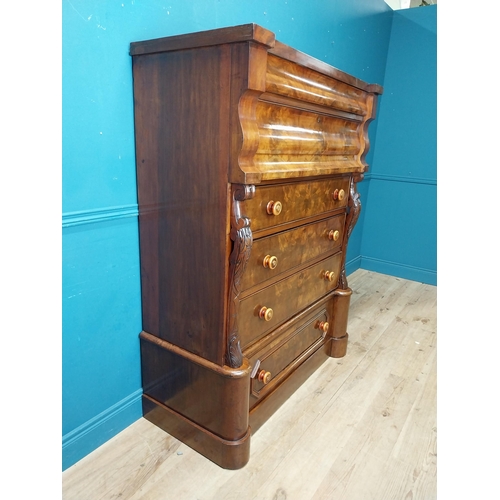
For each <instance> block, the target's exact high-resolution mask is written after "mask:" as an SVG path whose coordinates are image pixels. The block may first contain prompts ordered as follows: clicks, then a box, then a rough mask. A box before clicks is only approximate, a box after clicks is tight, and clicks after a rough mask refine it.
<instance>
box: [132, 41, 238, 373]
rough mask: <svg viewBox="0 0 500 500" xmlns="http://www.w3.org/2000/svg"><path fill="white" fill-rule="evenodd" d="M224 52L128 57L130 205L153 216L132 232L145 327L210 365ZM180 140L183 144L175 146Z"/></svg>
mask: <svg viewBox="0 0 500 500" xmlns="http://www.w3.org/2000/svg"><path fill="white" fill-rule="evenodd" d="M228 55H229V49H228V48H227V47H207V48H203V49H199V50H197V51H195V50H185V51H181V52H167V53H160V54H152V55H149V56H147V57H136V58H134V63H133V64H134V66H133V68H134V86H135V87H134V96H135V116H136V164H137V182H138V198H139V207H140V210H142V209H143V208H147V210H148V212H149V213H151V212H153V214H154V216H150V218H149V219H148V220H147V226H146V227H143V228H142V229H141V271H142V272H141V279H142V292H143V302H145V303H146V307H145V308H144V311H143V316H144V321H145V325H147V326H148V327H149V328H150V329H149V330H148V331H149V332H150V333H152V334H154V335H158V336H159V337H161V338H164V339H165V340H168V341H169V342H172V343H174V344H177V345H179V346H180V347H183V348H185V349H187V350H189V351H191V352H193V353H196V354H198V355H201V356H204V357H206V358H207V359H209V360H211V361H213V362H215V363H218V364H223V363H224V358H225V351H226V344H225V341H224V340H225V339H224V332H225V328H226V324H225V318H226V310H225V308H226V301H227V286H228V284H227V281H226V263H227V261H228V259H229V255H228V238H229V235H228V231H227V221H228V219H229V207H228V206H227V199H228V186H227V182H226V175H227V161H228V160H227V158H228V147H229V138H228V122H227V120H228V117H227V116H226V117H224V115H221V114H220V108H221V107H222V108H224V106H227V105H228V103H227V99H228V94H229V92H228V88H227V87H226V85H228V84H229V77H228V76H227V75H226V74H225V71H226V72H227V67H226V69H224V65H223V64H222V63H223V62H224V61H225V60H226V59H227V57H228ZM172 68H176V70H175V71H173V70H172ZM172 95H175V96H176V98H175V99H172ZM180 117H182V119H181V118H180ZM166 137H168V138H169V140H168V141H167V140H165V138H166ZM192 137H196V140H195V141H193V140H192ZM184 143H189V144H190V146H189V147H183V148H180V147H178V146H177V145H178V144H184ZM180 170H182V175H181V174H180ZM140 222H141V221H140ZM152 224H157V225H156V226H155V227H153V226H152ZM155 228H156V230H155ZM188 234H191V235H193V238H194V242H199V241H203V248H204V251H203V252H202V253H201V252H197V251H196V244H194V242H193V244H191V245H186V242H185V238H184V237H182V236H180V235H188ZM184 290H189V297H190V300H186V299H185V297H184V295H185V294H184ZM193 303H194V304H197V309H198V313H197V314H196V315H193V313H192V311H193V309H192V304H193ZM160 311H161V313H160Z"/></svg>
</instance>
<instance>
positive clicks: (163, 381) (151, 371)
mask: <svg viewBox="0 0 500 500" xmlns="http://www.w3.org/2000/svg"><path fill="white" fill-rule="evenodd" d="M130 53H131V55H132V57H133V59H132V69H133V82H134V119H135V143H136V170H137V184H138V202H139V230H140V250H141V252H140V253H141V255H140V257H141V288H142V302H143V330H144V331H143V332H142V333H141V336H140V346H141V362H142V381H143V388H144V395H143V414H144V416H145V417H146V418H147V419H148V420H150V421H151V422H153V423H155V424H156V425H158V426H159V427H160V428H162V429H163V430H165V431H166V432H168V433H170V434H172V435H173V436H175V437H177V438H179V439H180V440H181V441H183V442H184V443H185V444H188V445H189V446H192V447H193V448H194V449H195V450H196V451H198V452H199V453H201V454H203V455H204V456H205V457H207V458H209V459H210V460H212V461H214V462H215V463H216V464H218V465H220V466H221V467H224V468H227V469H236V468H241V467H244V466H245V465H246V462H247V461H248V459H249V449H250V435H251V431H250V429H251V430H252V431H253V432H255V431H256V430H257V429H258V428H259V427H260V426H262V425H263V424H264V423H265V421H266V420H267V419H269V418H270V417H271V416H272V414H273V413H274V412H275V411H276V410H278V408H279V407H280V405H282V404H283V403H284V402H286V400H287V399H288V398H289V397H290V396H291V395H293V392H294V391H295V390H297V389H298V388H299V387H300V385H301V384H302V383H303V382H304V381H305V380H306V379H307V378H308V377H309V376H311V375H312V374H313V373H314V371H315V370H317V369H318V368H319V367H320V366H321V365H322V364H323V363H324V362H326V361H327V360H329V361H330V362H334V361H332V360H331V359H330V358H338V357H342V356H345V354H346V350H347V340H348V333H347V318H348V309H349V301H350V297H351V289H350V288H349V287H348V285H347V280H346V276H345V257H346V249H347V240H348V238H349V235H350V233H351V231H352V228H353V226H354V224H355V223H356V220H357V218H358V216H359V210H360V207H361V205H360V203H359V195H358V194H357V191H356V188H355V184H356V182H358V181H359V180H361V179H362V176H363V173H364V172H365V170H366V168H367V165H366V163H365V162H364V158H365V156H366V153H367V151H368V147H369V141H368V124H369V123H370V121H371V120H373V118H374V117H375V104H376V101H377V96H378V95H379V94H380V93H381V92H382V88H381V87H379V86H377V85H370V84H368V83H366V82H362V81H361V80H359V79H357V78H355V77H353V76H350V75H347V74H346V73H343V72H341V71H339V70H337V69H336V68H333V67H331V66H328V65H326V64H324V63H322V62H321V61H318V60H316V59H314V58H312V57H310V56H307V55H306V54H303V53H300V52H298V51H296V50H294V49H292V48H290V47H286V46H285V45H283V44H280V43H279V42H277V41H276V40H275V36H274V34H273V33H272V32H270V31H269V30H266V29H265V28H262V27H259V26H256V25H253V24H248V25H243V26H239V27H233V28H221V29H217V30H211V31H207V32H203V33H194V34H188V35H179V36H174V37H167V38H162V39H158V40H149V41H144V42H136V43H132V44H131V47H130ZM318 322H319V323H320V324H321V325H322V327H321V328H317V327H316V325H317V323H318ZM259 369H260V370H261V371H260V372H258V370H259ZM259 374H260V378H259V376H258V375H259ZM269 374H272V376H270V375H269ZM256 375H257V377H256Z"/></svg>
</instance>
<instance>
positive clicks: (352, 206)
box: [339, 174, 364, 290]
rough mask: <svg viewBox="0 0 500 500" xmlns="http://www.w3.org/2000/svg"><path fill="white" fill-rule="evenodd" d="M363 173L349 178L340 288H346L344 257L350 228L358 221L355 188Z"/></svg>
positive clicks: (357, 196)
mask: <svg viewBox="0 0 500 500" xmlns="http://www.w3.org/2000/svg"><path fill="white" fill-rule="evenodd" d="M363 177H364V175H363V174H354V175H353V176H352V178H351V185H350V187H349V201H348V203H347V217H346V221H345V227H346V232H345V235H346V236H345V240H344V248H343V252H342V253H343V257H342V270H341V272H340V277H339V288H341V289H342V290H346V289H347V288H348V287H349V285H348V284H347V277H346V271H345V259H346V254H347V243H348V241H349V237H350V236H351V233H352V230H353V229H354V226H355V225H356V222H358V218H359V214H360V212H361V201H360V196H359V193H358V191H357V189H356V184H357V183H358V182H360V181H362V180H363Z"/></svg>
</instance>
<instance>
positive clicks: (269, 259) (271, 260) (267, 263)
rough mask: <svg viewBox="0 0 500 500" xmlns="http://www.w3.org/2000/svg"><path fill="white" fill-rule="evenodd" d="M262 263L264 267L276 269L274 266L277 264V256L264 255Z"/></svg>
mask: <svg viewBox="0 0 500 500" xmlns="http://www.w3.org/2000/svg"><path fill="white" fill-rule="evenodd" d="M262 265H263V266H264V267H268V268H269V269H276V266H277V265H278V257H275V256H274V255H266V256H265V257H264V260H263V261H262Z"/></svg>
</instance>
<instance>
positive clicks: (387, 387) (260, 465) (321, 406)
mask: <svg viewBox="0 0 500 500" xmlns="http://www.w3.org/2000/svg"><path fill="white" fill-rule="evenodd" d="M349 283H350V285H351V286H352V288H353V290H354V293H353V296H352V301H351V309H350V316H349V323H348V329H349V332H350V333H351V335H350V342H351V344H350V347H349V351H348V353H347V355H346V356H345V357H344V358H342V359H337V360H332V362H325V363H323V364H322V365H321V367H320V368H319V370H318V371H317V372H316V373H315V374H314V375H313V376H311V377H310V378H309V379H308V380H307V381H306V382H305V383H304V384H303V385H302V386H301V387H300V388H299V389H298V390H297V391H296V392H295V394H293V395H292V396H291V397H290V398H289V399H288V401H286V402H285V403H284V404H283V406H282V407H281V410H280V412H278V413H275V414H274V416H273V417H272V418H270V419H269V420H268V421H267V423H266V425H265V426H263V427H261V428H260V429H259V431H258V432H257V433H255V435H254V436H252V442H251V447H250V461H249V463H248V464H247V465H246V467H245V468H243V469H241V470H237V471H227V470H223V469H221V468H220V467H217V466H216V465H215V464H214V463H212V462H211V461H210V460H208V459H206V458H205V457H203V456H202V455H200V454H198V453H196V452H194V451H193V450H192V449H191V448H189V447H188V446H186V445H185V444H183V443H182V442H180V441H178V440H177V439H175V438H173V437H172V436H170V435H168V434H166V433H164V432H163V431H162V430H160V429H159V428H158V427H156V426H154V425H153V424H151V423H150V422H148V421H147V420H145V419H140V420H138V421H137V422H135V423H134V424H132V425H131V426H130V427H128V428H127V429H125V430H124V431H123V432H121V433H120V434H118V435H117V436H115V437H114V438H112V439H111V440H110V441H108V442H107V443H105V444H104V445H103V446H101V447H100V448H98V449H97V450H96V451H94V452H93V453H91V454H90V455H89V456H87V457H85V458H84V459H82V460H81V461H80V462H78V463H76V464H75V465H73V466H72V467H70V468H69V469H68V470H66V471H65V472H64V473H63V474H62V498H63V499H64V500H87V499H96V500H97V499H102V500H107V499H113V498H117V499H118V498H119V499H120V500H139V499H140V500H164V499H165V498H178V499H183V498H200V499H207V500H208V499H218V500H232V499H234V498H235V496H237V497H238V499H239V500H254V499H256V498H269V499H272V498H276V499H285V498H286V499H287V500H328V499H332V498H335V499H337V498H338V499H343V500H358V499H369V498H374V499H383V500H402V499H405V498H407V499H409V498H411V499H413V500H435V499H436V498H437V491H436V490H437V487H436V460H437V457H436V454H437V444H436V443H437V439H436V436H437V423H436V371H437V370H436V343H437V335H436V315H437V314H436V309H437V308H436V302H437V300H436V287H433V286H430V285H425V284H422V283H418V282H414V281H407V280H403V279H399V278H395V277H392V276H386V275H382V274H377V273H372V272H369V271H365V270H361V269H360V270H358V271H356V272H354V273H353V274H351V275H350V276H349ZM316 332H318V330H316ZM268 371H270V372H271V373H272V374H273V378H274V373H273V371H272V370H269V369H268ZM252 380H254V379H252ZM256 383H259V384H260V382H257V381H256ZM271 383H272V379H271V381H270V383H269V384H268V385H270V384H271ZM268 385H267V386H263V387H268ZM235 492H237V494H236V493H235Z"/></svg>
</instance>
